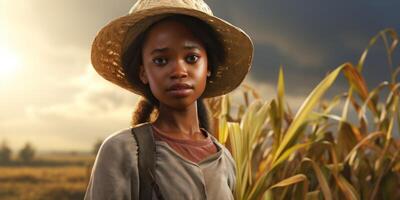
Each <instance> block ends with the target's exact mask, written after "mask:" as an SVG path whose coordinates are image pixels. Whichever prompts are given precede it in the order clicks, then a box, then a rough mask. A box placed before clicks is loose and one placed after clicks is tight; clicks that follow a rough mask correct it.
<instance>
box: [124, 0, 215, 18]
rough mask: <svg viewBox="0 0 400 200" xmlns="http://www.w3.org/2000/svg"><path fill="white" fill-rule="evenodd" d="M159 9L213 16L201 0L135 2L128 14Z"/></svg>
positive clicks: (144, 0) (145, 0)
mask: <svg viewBox="0 0 400 200" xmlns="http://www.w3.org/2000/svg"><path fill="white" fill-rule="evenodd" d="M159 7H177V8H188V9H194V10H198V11H201V12H204V13H207V14H209V15H213V13H212V11H211V9H210V7H209V6H208V5H207V4H206V3H205V2H204V1H203V0H137V1H136V3H135V4H134V5H133V6H132V8H131V9H130V11H129V14H134V13H135V12H138V11H141V10H147V9H151V8H159Z"/></svg>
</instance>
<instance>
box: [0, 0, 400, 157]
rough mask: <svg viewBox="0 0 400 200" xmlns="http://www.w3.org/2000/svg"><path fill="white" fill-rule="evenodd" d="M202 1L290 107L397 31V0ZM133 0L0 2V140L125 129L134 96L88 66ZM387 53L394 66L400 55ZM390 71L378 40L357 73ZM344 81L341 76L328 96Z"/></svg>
mask: <svg viewBox="0 0 400 200" xmlns="http://www.w3.org/2000/svg"><path fill="white" fill-rule="evenodd" d="M206 2H207V3H208V4H209V6H210V7H211V9H212V10H213V12H214V15H216V16H218V17H220V18H223V19H225V20H226V21H228V22H230V23H232V24H234V25H236V26H238V27H240V28H242V29H243V30H244V31H245V32H246V33H248V34H249V35H250V37H251V38H252V40H253V42H254V46H255V51H254V60H253V65H252V68H251V70H250V73H249V75H248V76H247V78H246V80H245V82H246V83H247V84H249V85H253V86H256V87H257V91H259V93H260V94H261V95H262V96H263V98H264V99H265V100H271V99H272V98H274V97H275V94H276V89H275V88H276V82H277V79H278V71H279V66H282V67H283V70H284V73H285V81H286V83H285V84H286V95H287V100H288V102H289V105H291V107H293V108H297V107H298V106H299V105H300V104H301V102H302V101H303V100H304V99H305V98H306V97H307V95H308V94H309V93H310V92H311V90H312V89H313V88H314V87H315V86H316V85H317V84H318V83H319V82H320V81H321V80H322V79H323V78H324V76H325V75H326V74H327V73H328V72H330V71H332V70H333V69H335V68H336V67H338V66H339V65H340V64H342V63H344V62H353V63H356V62H357V60H358V59H359V57H360V55H361V53H362V51H363V50H364V48H365V47H366V46H367V44H368V42H369V40H370V38H371V37H372V36H374V35H375V34H377V33H378V32H379V31H380V30H382V29H385V28H394V29H395V30H396V31H400V20H398V19H400V12H398V8H399V7H400V1H397V0H386V1H372V0H353V1H343V0H337V1H326V0H319V1H316V0H309V1H268V0H252V1H244V0H241V1H240V0H231V1H227V0H225V1H223V0H208V1H206ZM134 3H135V1H134V0H85V1H80V0H68V1H67V0H58V1H52V0H30V1H24V0H0V60H1V62H0V95H1V98H0V142H1V141H6V142H7V144H8V145H9V146H11V147H12V148H13V149H14V150H18V149H20V148H22V147H23V145H24V144H25V143H26V142H31V143H32V144H33V146H34V147H35V148H36V149H37V150H38V151H50V150H62V151H90V150H91V149H92V148H93V145H94V143H95V142H96V141H97V140H98V139H104V138H105V137H107V136H108V135H110V134H112V133H114V132H116V131H118V130H120V129H123V128H126V127H129V123H130V119H131V114H132V111H133V109H134V106H135V104H136V102H137V100H138V96H136V95H134V94H133V93H130V92H128V91H125V90H123V89H121V88H119V87H118V86H115V85H113V84H111V83H109V82H107V81H106V80H104V79H102V78H101V77H100V76H99V75H98V74H97V73H96V72H95V71H94V70H93V68H92V66H91V64H90V47H91V43H92V41H93V39H94V37H95V35H96V33H97V32H98V31H99V30H100V29H101V28H102V27H103V26H104V25H106V24H107V23H108V22H109V21H110V20H112V19H114V18H117V17H119V16H122V15H125V14H127V13H128V11H129V9H130V7H131V6H132V5H133V4H134ZM398 51H399V50H397V52H396V53H397V55H399V52H398ZM394 60H395V61H397V62H395V63H397V65H398V63H399V62H398V61H399V60H400V59H399V57H398V56H397V57H395V58H394ZM389 72H390V71H389V68H388V66H387V62H386V57H385V51H384V48H383V45H382V43H381V42H378V44H377V45H376V46H375V47H373V49H371V51H370V54H369V55H368V57H367V62H366V65H365V70H364V71H363V75H364V76H365V78H366V80H367V83H368V86H369V87H370V88H371V87H374V86H376V85H377V84H378V83H380V82H382V81H385V80H389V77H390V73H389ZM347 87H348V84H347V81H346V80H345V79H344V78H343V77H339V78H338V80H337V82H336V83H335V84H334V85H333V86H332V88H331V89H330V90H329V93H328V94H327V96H329V95H330V94H337V93H338V92H343V91H346V88H347ZM239 90H240V88H239V89H238V90H237V91H239ZM237 91H236V92H237Z"/></svg>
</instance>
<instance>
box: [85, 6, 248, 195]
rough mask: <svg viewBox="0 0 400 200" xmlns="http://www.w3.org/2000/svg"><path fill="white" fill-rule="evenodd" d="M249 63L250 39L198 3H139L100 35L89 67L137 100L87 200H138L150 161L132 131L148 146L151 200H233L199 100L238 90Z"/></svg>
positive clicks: (110, 143) (229, 172)
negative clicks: (149, 141)
mask: <svg viewBox="0 0 400 200" xmlns="http://www.w3.org/2000/svg"><path fill="white" fill-rule="evenodd" d="M252 55H253V45H252V42H251V40H250V38H249V37H248V36H247V35H246V34H245V33H244V32H243V31H242V30H240V29H239V28H237V27H235V26H233V25H231V24H229V23H228V22H225V21H223V20H222V19H219V18H217V17H214V16H213V15H212V13H211V10H210V9H209V7H208V6H207V5H206V4H205V3H204V2H203V1H201V0H186V1H183V0H147V1H145V0H142V1H140V0H139V1H137V3H136V4H135V5H134V7H133V8H132V9H131V11H130V14H129V15H127V16H124V17H121V18H119V19H116V20H114V21H113V22H111V23H110V24H108V25H107V26H106V27H104V28H103V29H102V30H101V31H100V32H99V33H98V35H97V36H96V39H95V41H94V43H93V47H92V63H93V66H94V68H95V69H96V70H97V71H98V72H99V74H100V75H102V76H103V77H104V78H106V79H107V80H109V81H111V82H113V83H115V84H117V85H119V86H121V87H123V88H125V89H128V90H130V91H132V92H134V93H136V94H139V95H141V96H142V97H143V98H142V99H141V101H140V102H139V103H138V107H137V108H136V110H135V113H134V116H133V128H126V129H123V130H120V131H118V132H116V133H114V134H112V135H111V136H109V137H108V138H107V139H106V140H105V141H104V142H103V144H102V146H101V148H100V150H99V153H98V155H97V157H96V161H95V164H94V166H93V170H92V174H91V178H90V181H89V185H88V188H87V191H86V195H85V199H87V200H89V199H96V200H101V199H143V195H142V194H143V190H145V188H144V187H145V186H143V185H141V183H140V180H142V179H141V177H140V176H141V175H142V176H143V174H145V173H147V171H146V169H144V170H143V168H140V167H139V166H138V163H139V161H138V159H139V157H140V156H142V157H141V158H142V159H143V157H146V156H148V157H149V158H150V157H152V156H153V155H150V154H151V153H152V152H150V154H146V155H143V153H146V152H143V151H141V150H140V147H138V141H137V139H136V137H134V136H133V135H132V132H137V131H138V130H139V129H140V130H141V132H142V133H144V134H146V135H149V136H151V137H152V138H153V139H154V144H155V148H154V151H155V152H153V153H154V163H155V164H154V166H155V167H154V171H151V170H150V173H149V174H150V177H151V179H152V181H154V182H153V183H154V184H152V186H153V187H151V190H152V199H174V200H178V199H199V200H200V199H218V200H219V199H233V195H232V192H233V190H234V188H235V162H234V160H233V159H232V156H231V154H230V153H229V151H228V150H227V149H226V148H225V147H224V146H222V145H221V144H220V143H219V142H218V141H217V140H216V139H215V138H214V137H213V136H212V134H211V133H210V132H212V130H211V129H210V125H209V121H208V115H207V109H206V107H205V105H204V103H203V100H202V99H203V98H209V97H215V96H218V95H223V94H225V93H228V92H230V91H232V90H233V89H235V88H236V87H237V86H238V85H239V84H240V83H241V81H242V80H243V79H244V77H245V76H246V74H247V72H248V70H249V68H250V65H251V60H252ZM141 153H142V154H141ZM147 153H148V152H147ZM140 169H142V170H143V171H142V170H140ZM140 187H142V188H140ZM141 193H142V194H141Z"/></svg>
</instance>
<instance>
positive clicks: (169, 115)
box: [153, 101, 200, 135]
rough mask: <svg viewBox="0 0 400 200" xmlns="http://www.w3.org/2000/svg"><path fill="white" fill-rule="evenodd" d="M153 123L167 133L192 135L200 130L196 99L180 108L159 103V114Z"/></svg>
mask: <svg viewBox="0 0 400 200" xmlns="http://www.w3.org/2000/svg"><path fill="white" fill-rule="evenodd" d="M153 125H154V126H156V127H157V128H158V129H161V130H163V131H164V132H166V133H169V134H176V135H182V134H183V135H192V134H195V133H198V132H200V128H199V127H200V126H199V119H198V115H197V101H195V102H194V103H193V104H192V105H190V106H188V107H187V108H185V109H182V110H177V109H174V108H171V107H169V106H166V105H163V104H160V107H159V114H158V117H157V119H156V121H155V122H154V123H153Z"/></svg>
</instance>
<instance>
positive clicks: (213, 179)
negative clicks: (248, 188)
mask: <svg viewBox="0 0 400 200" xmlns="http://www.w3.org/2000/svg"><path fill="white" fill-rule="evenodd" d="M150 130H151V129H150ZM208 135H209V136H210V137H211V139H212V140H213V142H214V143H215V144H216V145H217V148H218V152H217V153H216V154H214V155H212V156H210V157H208V158H206V159H205V160H203V161H201V162H200V163H198V164H196V163H194V162H191V161H189V160H187V159H185V158H183V157H182V156H180V155H179V154H178V153H177V152H175V151H174V150H173V149H172V148H171V147H169V146H168V145H167V143H165V142H163V141H156V155H155V165H156V167H155V180H156V182H157V184H158V186H159V188H160V191H161V194H162V195H163V197H164V199H166V200H180V199H182V200H203V199H209V200H214V199H215V200H224V199H233V195H232V191H233V189H234V188H235V181H236V178H235V162H234V160H233V159H232V156H231V154H230V153H229V151H228V150H227V149H226V148H225V147H224V146H223V145H221V144H220V143H219V142H218V141H217V140H216V139H215V138H214V137H213V136H212V135H211V134H209V133H208ZM137 163H138V152H137V145H136V140H135V138H134V137H133V135H132V133H131V129H130V128H127V129H123V130H121V131H118V132H116V133H114V134H112V135H110V136H109V137H108V138H106V139H105V140H104V142H103V144H102V145H101V147H100V149H99V152H98V154H97V157H96V161H95V162H94V166H93V169H92V173H91V177H90V181H89V185H88V187H87V190H86V194H85V200H114V199H115V200H131V196H133V197H134V198H133V199H135V200H139V174H138V173H139V172H138V166H137ZM131 193H132V194H133V195H132V194H131ZM153 199H156V197H155V194H154V193H153Z"/></svg>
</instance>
